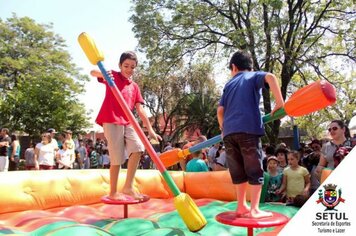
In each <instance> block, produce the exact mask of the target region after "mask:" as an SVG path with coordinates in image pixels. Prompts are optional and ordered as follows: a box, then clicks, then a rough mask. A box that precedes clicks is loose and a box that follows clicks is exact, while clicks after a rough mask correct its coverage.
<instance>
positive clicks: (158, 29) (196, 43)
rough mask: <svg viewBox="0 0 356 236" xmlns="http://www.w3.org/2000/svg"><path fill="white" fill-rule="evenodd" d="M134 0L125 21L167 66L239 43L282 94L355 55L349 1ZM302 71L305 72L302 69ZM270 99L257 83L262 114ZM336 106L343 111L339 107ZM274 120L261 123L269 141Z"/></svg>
mask: <svg viewBox="0 0 356 236" xmlns="http://www.w3.org/2000/svg"><path fill="white" fill-rule="evenodd" d="M133 2H134V4H135V6H134V14H133V16H132V17H131V21H132V22H133V24H134V32H135V35H136V37H137V39H138V40H139V46H140V48H141V49H142V51H143V52H145V53H146V55H147V58H148V59H149V61H150V63H151V64H157V63H159V62H161V61H165V62H166V63H169V64H170V65H171V66H167V70H170V69H172V68H174V64H175V63H177V62H180V61H182V60H183V61H186V62H190V61H192V60H193V61H194V58H201V56H205V57H208V58H211V59H218V60H220V58H229V57H230V54H231V53H232V52H235V51H236V50H237V49H243V50H247V51H249V52H250V53H251V55H252V57H253V61H254V69H255V70H264V71H270V72H272V73H274V74H276V75H277V76H278V77H279V78H280V81H281V91H282V95H283V97H284V98H287V94H288V93H291V92H294V90H292V89H291V87H290V84H291V82H293V81H294V80H295V78H302V79H303V85H305V84H308V83H310V82H312V81H313V80H316V79H320V78H325V79H329V80H332V79H331V77H328V76H330V74H328V73H325V69H326V70H327V69H328V67H327V65H328V63H332V64H335V60H336V61H341V60H342V61H343V62H344V65H350V64H354V63H355V61H356V58H355V44H354V42H355V31H354V28H355V27H354V26H355V16H356V13H355V11H354V10H353V8H352V7H351V6H352V1H351V0H346V1H342V2H340V1H334V0H327V1H310V0H294V1H292V0H288V1H282V0H251V1H244V0H238V1H231V0H229V1H228V0H226V1H211V0H200V1H196V0H195V1H193V0H185V1H171V0H166V1H162V0H160V1H158V0H152V1H148V2H147V1H144V0H135V1H133ZM198 55H199V56H198ZM226 61H227V60H226ZM221 64H222V62H221V61H220V65H221ZM308 73H311V74H312V76H308V77H307V76H305V75H306V74H308ZM348 76H350V75H348ZM349 78H350V77H349ZM351 78H352V77H351ZM351 78H350V80H351ZM353 81H354V80H353ZM292 88H293V89H295V87H292ZM337 89H340V87H338V88H337ZM271 103H273V100H271V97H270V93H269V91H267V90H264V91H263V104H264V110H265V112H266V113H269V112H270V111H271ZM340 109H341V110H340V111H339V113H343V112H344V110H345V109H346V107H340ZM279 126H280V121H275V122H273V123H271V124H269V125H268V127H267V128H266V133H267V136H268V138H269V141H270V142H271V143H275V142H276V139H277V136H278V129H279Z"/></svg>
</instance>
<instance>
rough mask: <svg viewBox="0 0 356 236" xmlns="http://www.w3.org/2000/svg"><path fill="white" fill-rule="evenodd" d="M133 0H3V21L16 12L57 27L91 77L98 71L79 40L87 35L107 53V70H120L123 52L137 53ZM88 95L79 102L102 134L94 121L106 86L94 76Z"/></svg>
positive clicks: (0, 0)
mask: <svg viewBox="0 0 356 236" xmlns="http://www.w3.org/2000/svg"><path fill="white" fill-rule="evenodd" d="M131 7H132V3H131V2H130V1H129V0H101V1H99V0H96V1H95V0H0V18H1V19H2V20H3V21H6V19H7V18H10V17H12V14H13V13H15V14H16V15H17V17H25V16H28V17H30V18H32V19H34V20H35V21H36V23H39V24H50V23H52V24H53V28H52V31H53V32H55V33H56V34H58V35H60V36H61V37H62V38H63V39H64V40H65V41H66V44H67V46H68V47H67V49H66V50H67V51H68V52H69V54H70V55H71V57H72V62H73V63H75V64H76V65H77V67H79V68H82V71H81V73H83V74H87V75H89V72H90V70H92V69H97V67H96V66H93V65H91V64H90V63H89V61H88V59H87V58H86V56H85V54H84V52H83V51H82V49H81V48H80V46H79V44H78V41H77V38H78V35H79V34H80V33H82V32H87V33H88V34H89V35H90V36H91V37H92V38H93V39H94V41H95V43H96V45H97V47H98V48H99V49H100V50H102V51H103V53H104V56H105V60H104V65H105V67H106V68H107V69H115V70H118V61H119V57H120V55H121V53H122V52H124V51H127V50H133V51H135V48H136V46H137V40H136V39H135V37H134V34H133V32H132V27H133V25H132V24H131V23H130V22H129V17H130V15H131V14H132V12H130V9H131ZM85 89H86V92H85V94H84V95H82V96H80V97H79V99H80V101H81V102H83V103H84V104H85V107H86V109H87V110H92V111H93V112H92V114H91V123H92V124H93V127H92V129H91V130H95V131H101V127H100V126H98V125H94V120H95V118H96V115H97V113H98V111H99V109H100V106H101V103H102V101H103V99H104V95H105V87H104V86H103V85H101V84H99V83H98V82H97V81H96V79H94V78H92V77H91V80H90V82H87V83H86V88H85Z"/></svg>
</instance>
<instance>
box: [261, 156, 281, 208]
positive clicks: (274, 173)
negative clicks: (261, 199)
mask: <svg viewBox="0 0 356 236" xmlns="http://www.w3.org/2000/svg"><path fill="white" fill-rule="evenodd" d="M267 171H268V175H269V181H268V185H267V194H266V198H265V201H266V202H281V201H282V200H283V199H282V198H283V196H282V194H277V193H276V192H277V190H278V189H280V187H281V185H282V180H283V175H282V173H280V172H278V159H277V157H275V156H271V157H269V158H268V160H267Z"/></svg>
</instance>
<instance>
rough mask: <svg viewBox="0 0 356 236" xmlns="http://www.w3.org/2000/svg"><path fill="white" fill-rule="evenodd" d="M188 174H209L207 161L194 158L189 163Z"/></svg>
mask: <svg viewBox="0 0 356 236" xmlns="http://www.w3.org/2000/svg"><path fill="white" fill-rule="evenodd" d="M186 171H187V172H207V171H209V169H208V166H207V165H206V163H205V161H203V160H202V159H199V158H193V159H191V160H190V161H188V163H187V167H186Z"/></svg>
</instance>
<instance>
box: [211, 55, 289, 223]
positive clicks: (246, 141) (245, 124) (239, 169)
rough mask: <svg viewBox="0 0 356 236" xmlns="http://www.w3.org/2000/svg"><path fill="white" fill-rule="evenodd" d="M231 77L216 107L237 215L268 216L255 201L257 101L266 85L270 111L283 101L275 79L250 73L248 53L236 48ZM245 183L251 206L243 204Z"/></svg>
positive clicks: (258, 182)
mask: <svg viewBox="0 0 356 236" xmlns="http://www.w3.org/2000/svg"><path fill="white" fill-rule="evenodd" d="M229 68H230V70H231V76H232V78H231V79H230V81H229V82H227V84H226V85H225V87H224V91H223V94H222V97H221V100H220V103H219V106H218V109H217V116H218V122H219V125H220V129H221V131H222V136H223V140H224V144H225V147H226V156H227V161H228V166H229V172H230V175H231V178H232V181H233V183H234V184H235V187H236V193H237V201H238V207H237V209H236V216H237V217H251V218H262V217H269V216H272V213H271V212H265V211H261V210H260V209H259V201H260V197H261V190H262V185H263V168H262V145H261V141H260V137H261V136H263V135H264V128H263V122H262V116H261V112H260V109H259V103H260V98H261V93H262V88H264V87H265V86H266V84H268V86H269V87H270V89H271V91H272V93H273V95H274V97H275V100H276V105H275V107H274V109H273V110H272V114H273V113H274V112H275V111H276V110H278V109H280V108H282V107H283V105H284V100H283V98H282V94H281V91H280V89H279V85H278V81H277V78H276V77H275V76H274V75H273V74H271V73H266V72H263V71H257V72H253V71H252V68H253V62H252V57H251V55H250V54H248V53H246V52H243V51H238V52H236V53H234V55H233V56H232V58H231V60H230V64H229ZM247 183H249V184H250V185H251V188H250V189H251V207H248V206H247V202H246V191H247Z"/></svg>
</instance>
